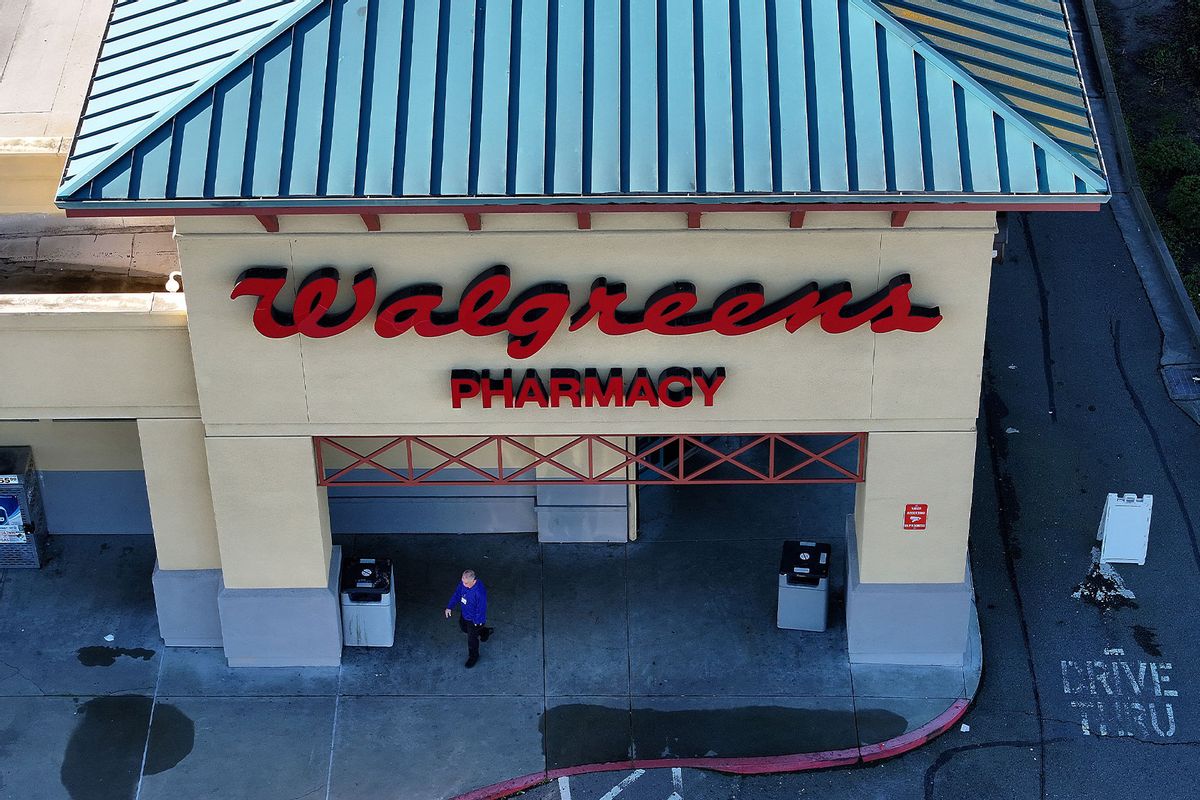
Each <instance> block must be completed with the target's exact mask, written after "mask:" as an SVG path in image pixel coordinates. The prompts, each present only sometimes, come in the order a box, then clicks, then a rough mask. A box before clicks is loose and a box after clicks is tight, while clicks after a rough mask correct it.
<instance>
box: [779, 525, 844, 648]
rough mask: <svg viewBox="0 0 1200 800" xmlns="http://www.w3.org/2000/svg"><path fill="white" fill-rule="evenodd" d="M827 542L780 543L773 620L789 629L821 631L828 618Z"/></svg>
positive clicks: (830, 549)
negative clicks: (775, 607) (780, 549)
mask: <svg viewBox="0 0 1200 800" xmlns="http://www.w3.org/2000/svg"><path fill="white" fill-rule="evenodd" d="M831 554H832V548H831V547H830V545H829V543H828V542H797V541H788V542H784V543H783V555H782V557H781V558H780V559H779V607H778V611H777V612H776V617H775V624H776V626H777V627H779V628H783V629H785V630H792V631H823V630H825V628H826V627H827V626H828V620H829V562H830V558H831Z"/></svg>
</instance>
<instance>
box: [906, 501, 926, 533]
mask: <svg viewBox="0 0 1200 800" xmlns="http://www.w3.org/2000/svg"><path fill="white" fill-rule="evenodd" d="M928 521H929V504H928V503H909V504H908V505H906V506H905V507H904V530H906V531H923V530H925V523H926V522H928Z"/></svg>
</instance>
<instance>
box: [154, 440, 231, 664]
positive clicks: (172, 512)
mask: <svg viewBox="0 0 1200 800" xmlns="http://www.w3.org/2000/svg"><path fill="white" fill-rule="evenodd" d="M137 426H138V436H139V439H140V441H141V449H142V464H143V467H144V468H145V471H146V493H147V496H148V497H149V499H150V519H151V521H152V522H153V525H154V546H155V550H156V551H157V553H158V560H157V562H156V563H155V565H154V577H153V583H154V602H155V606H156V608H157V611H158V628H159V633H160V634H161V635H162V638H163V642H164V643H166V644H167V645H169V646H178V647H220V646H221V621H220V617H219V614H218V611H217V594H218V591H219V589H220V583H221V555H220V551H219V549H218V546H217V526H216V521H215V520H214V518H213V506H212V492H211V491H210V489H209V482H208V458H207V455H206V454H205V450H204V425H203V424H202V423H201V422H200V420H198V419H142V420H138V423H137Z"/></svg>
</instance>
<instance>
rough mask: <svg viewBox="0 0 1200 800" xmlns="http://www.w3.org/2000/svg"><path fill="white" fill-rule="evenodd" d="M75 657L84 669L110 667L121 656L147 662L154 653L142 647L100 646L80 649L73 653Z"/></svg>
mask: <svg viewBox="0 0 1200 800" xmlns="http://www.w3.org/2000/svg"><path fill="white" fill-rule="evenodd" d="M75 656H76V657H77V658H78V659H79V663H80V664H83V665H84V666H85V667H111V666H112V665H113V664H115V663H117V659H118V658H120V657H121V656H127V657H129V658H140V659H141V660H142V661H149V660H150V659H152V658H154V651H153V650H147V649H146V648H144V647H135V648H127V647H105V646H103V645H100V646H92V647H81V648H79V649H78V650H76V651H75Z"/></svg>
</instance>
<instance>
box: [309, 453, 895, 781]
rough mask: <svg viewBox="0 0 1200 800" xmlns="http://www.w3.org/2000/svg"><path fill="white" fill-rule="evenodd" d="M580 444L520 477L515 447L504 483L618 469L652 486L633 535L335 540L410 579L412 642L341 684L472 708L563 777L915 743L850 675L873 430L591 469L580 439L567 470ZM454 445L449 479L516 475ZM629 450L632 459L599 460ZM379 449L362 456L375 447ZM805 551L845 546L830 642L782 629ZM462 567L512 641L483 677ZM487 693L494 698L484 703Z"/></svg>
mask: <svg viewBox="0 0 1200 800" xmlns="http://www.w3.org/2000/svg"><path fill="white" fill-rule="evenodd" d="M792 436H794V437H795V438H791V437H792ZM576 438H579V437H574V438H573V439H572V440H570V441H565V442H564V441H561V440H559V441H557V442H554V443H545V442H540V441H539V442H538V444H537V446H536V448H534V447H533V446H532V445H526V446H527V447H529V448H530V449H531V450H535V451H536V452H538V453H539V455H538V456H536V457H534V456H532V455H531V454H529V453H526V455H527V456H529V457H530V458H531V459H533V460H537V459H541V458H545V460H544V461H542V462H540V463H538V464H532V463H530V464H526V465H523V466H512V465H511V464H510V462H509V460H508V455H509V452H510V449H516V450H521V448H519V447H518V448H513V447H512V446H511V444H510V442H509V441H508V440H504V441H502V442H501V443H500V444H501V445H502V446H503V448H504V449H503V450H502V453H503V454H504V463H505V465H506V466H505V467H504V479H507V480H511V481H513V482H516V481H517V480H518V479H520V478H521V477H522V476H523V475H526V474H528V473H530V472H534V473H535V474H536V469H537V467H546V468H547V470H546V471H549V470H550V469H555V470H558V471H559V475H560V477H559V478H558V479H557V480H556V481H547V482H546V483H544V484H543V483H534V485H533V486H532V487H529V488H532V489H533V490H534V491H535V493H536V491H538V490H539V489H541V488H544V487H545V486H546V485H550V486H551V487H552V488H558V486H557V485H561V484H565V483H568V481H566V479H565V478H563V477H561V475H562V473H564V472H566V471H571V472H576V473H578V475H580V476H582V478H576V480H575V481H574V482H573V483H574V485H576V486H577V487H587V486H595V485H597V484H595V483H588V482H586V481H587V480H595V481H601V480H604V481H608V480H610V478H611V475H615V474H617V472H615V471H614V470H617V469H619V470H620V471H621V474H622V476H623V477H622V479H621V481H620V482H619V483H617V484H616V485H617V486H618V487H622V488H624V489H627V490H628V489H631V488H632V489H634V490H635V491H636V498H635V501H634V507H635V508H634V510H635V512H636V525H635V528H634V530H635V533H636V536H635V538H633V539H627V540H624V541H620V542H562V541H555V542H546V541H541V540H539V537H538V536H537V535H535V534H534V533H532V532H530V533H527V534H524V535H513V534H488V533H477V534H475V535H470V536H464V535H447V534H427V535H403V536H397V535H391V534H366V533H361V532H360V533H355V534H353V535H342V536H337V537H335V543H338V544H341V545H342V547H343V550H344V552H346V553H347V554H350V555H354V556H363V555H372V556H380V557H385V558H390V559H391V560H392V563H393V564H394V565H395V568H396V607H397V622H396V638H395V646H393V647H391V648H355V647H350V648H347V649H346V652H345V655H344V657H343V670H342V681H343V687H351V688H352V690H353V691H355V692H361V693H364V694H382V695H389V696H395V697H398V698H404V699H405V702H412V703H419V702H425V701H424V700H423V698H428V697H430V696H437V697H438V698H439V702H443V703H445V704H447V707H450V708H453V709H457V705H456V703H458V702H459V701H458V700H457V699H456V698H461V704H462V706H463V709H462V712H463V713H464V714H472V715H476V716H477V715H479V714H481V713H486V714H487V715H489V719H491V718H493V717H494V718H495V720H496V723H495V724H497V725H503V726H504V728H503V729H504V730H505V731H506V732H508V733H506V735H511V736H512V737H514V739H519V740H521V741H525V738H522V737H528V738H529V741H528V745H529V746H530V747H532V748H534V749H536V750H537V751H538V752H542V753H544V754H545V758H546V766H547V767H548V768H550V769H557V768H565V767H571V766H576V765H581V764H595V763H610V762H615V761H622V760H626V759H629V758H631V757H638V758H671V757H680V758H704V757H706V756H709V755H711V754H713V753H716V754H720V755H721V756H726V757H734V758H737V757H762V756H777V755H784V754H794V753H811V752H818V751H830V750H841V749H845V748H851V747H856V746H858V745H859V744H860V743H861V741H862V739H861V737H863V736H870V737H878V739H883V738H887V737H889V736H894V735H898V734H899V733H901V732H903V730H904V720H903V719H902V718H901V717H900V716H898V715H897V714H895V713H893V712H891V711H889V710H887V709H884V708H879V707H876V706H874V705H871V706H866V707H864V708H863V709H862V711H861V713H860V712H859V709H857V708H856V705H855V696H854V689H853V685H854V684H853V681H852V679H851V667H850V663H849V657H848V649H847V639H846V628H845V622H844V604H843V602H842V600H841V598H843V597H844V596H845V589H844V587H845V565H846V561H845V554H846V545H845V534H846V521H847V516H848V515H850V514H852V513H853V508H854V495H855V484H856V483H857V482H858V480H861V475H862V473H861V471H860V465H861V463H862V455H863V454H862V453H861V439H860V437H857V436H855V435H850V436H843V437H841V438H840V439H837V440H832V437H830V438H826V437H825V436H824V435H811V436H804V437H803V438H802V435H799V434H796V435H789V439H788V441H786V442H785V441H783V440H782V439H781V438H771V437H762V436H743V435H728V436H711V437H709V436H705V437H692V436H687V437H683V436H677V437H671V436H662V437H629V438H628V439H627V440H625V441H624V442H622V443H621V444H619V445H617V444H613V443H611V442H610V443H608V444H599V443H596V442H593V446H592V448H591V456H592V461H591V468H590V470H589V469H588V468H587V463H588V461H587V457H586V456H587V453H588V448H587V447H586V446H584V445H583V444H582V443H581V442H575V443H574V445H573V447H574V448H579V450H578V452H576V453H575V454H574V455H573V456H572V460H571V461H569V462H565V463H564V461H565V456H566V454H567V453H568V451H569V450H571V449H572V448H571V447H566V446H567V445H571V444H572V442H574V441H575V439H576ZM847 438H848V439H850V441H849V442H848V443H847V444H844V445H842V446H841V447H837V446H836V445H837V444H838V442H839V441H844V440H845V439H847ZM409 444H412V445H413V446H414V447H416V446H417V443H416V442H404V441H401V442H400V443H398V444H396V445H394V446H393V448H392V449H399V450H400V451H401V452H403V453H404V454H405V456H404V457H405V458H408V456H407V451H408V446H409ZM443 444H446V443H444V442H441V443H436V444H435V446H436V447H438V448H439V449H440V450H442V451H443V452H445V453H448V454H452V455H453V459H451V460H450V461H451V464H450V466H447V467H443V468H441V469H442V470H446V469H456V470H463V469H467V470H468V471H472V472H474V470H479V471H482V472H483V473H485V474H487V475H488V476H489V478H491V477H495V478H497V479H499V478H500V475H499V472H500V469H499V467H500V465H499V463H498V461H495V462H492V465H493V468H495V469H496V473H497V474H495V475H493V474H492V473H491V472H490V471H489V470H488V469H486V468H484V467H482V466H481V464H482V463H483V462H482V461H481V460H479V459H475V458H474V456H476V455H477V454H480V453H481V451H482V450H484V449H486V448H487V447H488V446H489V444H490V446H492V447H496V446H497V445H496V442H495V441H492V442H490V443H484V442H483V441H482V439H476V440H474V441H467V440H465V439H464V440H461V441H459V442H457V443H456V444H455V447H461V448H462V450H454V449H452V448H448V447H445V446H442V445H443ZM521 444H523V445H524V444H525V441H522V442H521ZM610 445H611V446H610ZM383 446H384V444H383V443H377V444H376V450H378V448H380V447H383ZM473 447H474V448H477V449H475V450H473V451H472V452H471V453H468V454H466V455H464V454H463V452H462V451H463V450H470V449H471V448H473ZM564 447H566V449H564ZM614 447H615V448H617V449H620V450H621V451H622V452H623V453H624V454H625V455H619V454H618V456H619V457H616V458H614V459H613V460H612V461H611V462H609V463H608V464H607V465H605V466H601V462H602V461H603V459H605V458H608V456H607V455H606V454H604V453H605V451H610V452H614V453H616V450H614V449H613V448H614ZM785 448H786V450H785ZM364 450H365V449H364ZM364 450H359V451H358V452H360V453H362V455H360V456H357V457H356V458H365V457H366V456H368V455H370V453H369V452H364ZM801 450H803V451H804V452H805V453H807V455H805V454H803V453H802V452H801ZM417 452H418V451H414V456H415V455H416V453H417ZM792 453H796V455H795V456H793V455H792ZM376 459H380V460H383V461H384V463H385V464H387V465H388V470H389V472H390V473H392V475H391V476H390V477H389V480H395V478H396V476H400V477H403V478H405V479H406V480H411V478H410V477H409V473H408V472H407V470H405V469H402V468H401V466H402V465H400V464H398V463H397V462H396V461H389V460H387V458H386V457H385V455H384V453H377V454H375V455H374V456H372V457H371V458H369V459H366V460H376ZM680 459H682V460H680ZM463 462H467V463H469V464H470V465H471V467H473V468H474V470H472V469H471V467H465V466H464V465H463ZM550 462H553V464H552V463H550ZM830 462H831V463H830ZM340 463H341V465H340V466H339V465H338V463H337V462H332V463H331V461H330V460H328V459H327V460H325V461H323V469H324V470H325V471H326V474H327V476H328V477H329V478H330V479H332V480H331V482H336V480H337V478H338V476H337V471H339V470H346V468H347V467H350V466H351V465H352V464H355V463H356V462H355V461H352V460H347V461H344V462H340ZM555 465H557V466H555ZM435 467H436V465H432V466H427V467H425V468H423V469H415V470H414V472H413V473H412V478H418V477H420V476H422V475H426V476H428V477H427V480H431V479H433V478H434V477H436V476H437V474H438V471H439V470H438V469H436V468H435ZM525 467H530V469H525ZM809 467H819V469H820V471H816V470H815V469H814V470H813V471H811V472H807V471H806V470H808V468H809ZM369 468H370V467H369V466H367V465H366V464H365V462H357V466H354V467H353V469H351V470H349V471H346V472H343V476H346V475H351V474H354V473H355V472H356V471H358V477H359V478H364V477H366V473H365V470H366V469H369ZM510 468H511V469H512V472H511V473H510V472H509V469H510ZM331 470H332V471H331ZM845 473H849V476H847V475H846V474H845ZM474 474H476V475H477V476H478V477H479V478H480V479H479V480H472V481H471V482H470V483H469V484H468V486H470V487H471V488H477V487H478V488H482V486H492V487H493V488H497V487H504V486H505V484H504V483H503V482H501V480H494V481H493V480H490V479H489V480H487V481H484V480H482V476H479V473H478V472H474ZM542 475H543V477H545V471H544V472H543V473H542ZM449 476H453V477H450V480H455V479H458V478H461V476H462V472H461V471H459V472H453V473H449V475H448V476H447V477H449ZM802 478H806V479H807V480H806V481H805V482H801V480H802ZM772 479H777V480H772ZM457 485H459V484H452V483H449V482H447V483H446V484H443V486H444V488H447V489H449V488H452V487H453V486H457ZM362 488H367V487H362ZM463 513H466V514H470V513H471V512H470V511H469V510H464V512H463ZM789 540H803V541H819V542H825V543H828V544H829V545H830V547H831V554H830V557H831V561H832V565H831V569H830V577H829V584H830V585H829V605H828V616H827V617H826V619H825V622H826V625H825V629H824V630H798V629H786V628H780V627H779V626H778V624H777V623H778V619H777V600H778V592H779V574H778V570H779V564H780V556H781V552H782V549H783V547H784V542H786V541H789ZM465 569H470V570H473V571H474V572H475V573H476V574H477V576H478V578H479V580H481V581H482V582H483V583H484V584H485V586H486V588H487V594H488V600H487V625H488V626H489V627H493V628H494V629H495V633H494V634H492V636H491V637H490V638H489V639H488V641H486V642H484V643H481V645H480V659H479V661H478V663H477V664H475V665H474V666H473V667H472V668H471V669H470V670H469V671H467V670H465V669H464V659H465V658H466V657H467V655H468V653H467V640H466V637H464V636H463V635H462V633H461V632H460V631H459V627H458V624H457V620H456V619H451V620H447V619H446V618H445V616H444V609H445V605H446V603H447V602H448V600H449V599H450V598H451V594H452V592H453V591H454V589H455V586H456V585H457V581H458V578H459V576H460V575H461V574H462V572H463V570H465ZM349 690H350V689H347V691H349ZM478 697H486V698H487V700H486V704H485V705H486V708H484V709H483V710H481V708H480V704H479V701H478V699H477V698H478ZM454 713H457V711H456V712H454Z"/></svg>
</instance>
